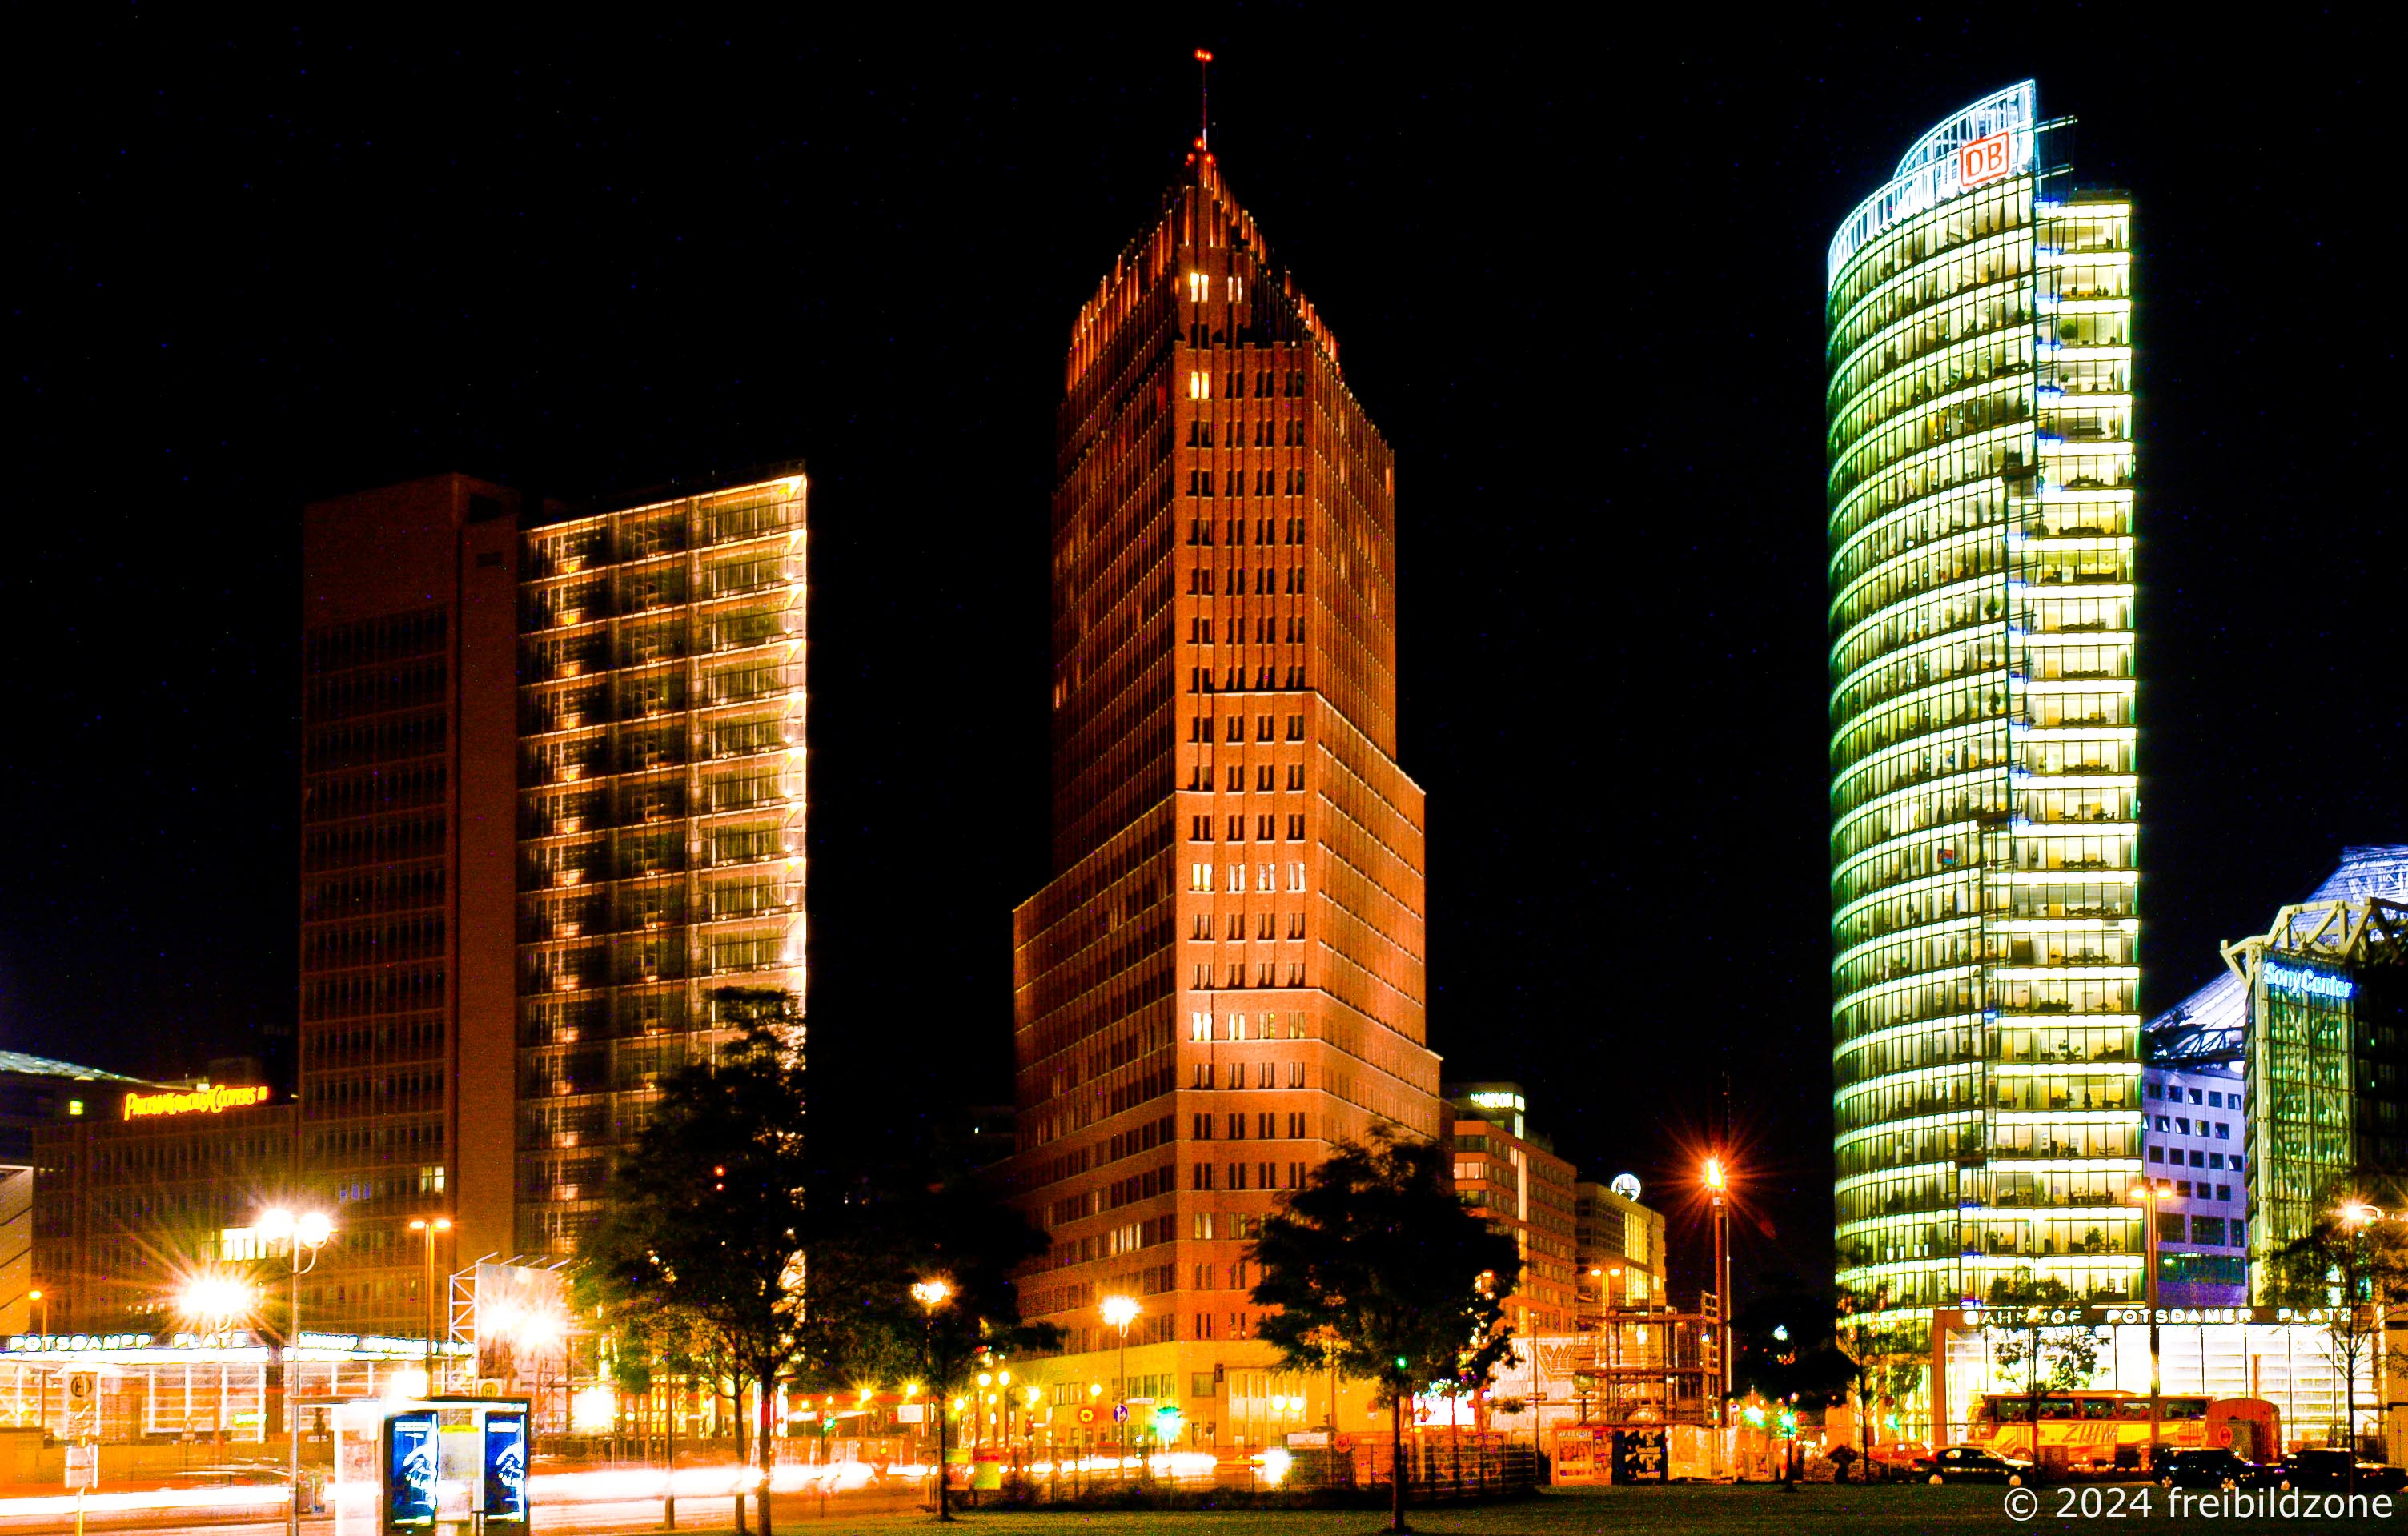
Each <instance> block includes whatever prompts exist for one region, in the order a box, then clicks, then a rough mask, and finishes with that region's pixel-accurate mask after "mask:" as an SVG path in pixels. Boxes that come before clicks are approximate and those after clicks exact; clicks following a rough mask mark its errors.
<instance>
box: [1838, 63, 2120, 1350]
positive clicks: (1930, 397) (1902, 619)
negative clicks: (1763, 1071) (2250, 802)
mask: <svg viewBox="0 0 2408 1536" xmlns="http://www.w3.org/2000/svg"><path fill="white" fill-rule="evenodd" d="M2070 130H2071V121H2070V120H2058V121H2057V122H2042V120H2041V118H2040V115H2039V111H2038V104H2037V99H2036V93H2035V89H2034V87H2033V84H2032V83H2031V82H2029V81H2026V82H2024V83H2022V84H2020V85H2016V86H2014V87H2011V88H2010V89H2008V90H2005V91H2001V92H2000V93H1997V94H1996V95H1993V96H1990V97H1987V98H1985V99H1984V100H1982V101H1980V102H1977V103H1975V104H1974V105H1973V106H1971V107H1970V108H1966V109H1965V110H1964V111H1963V112H1961V113H1959V114H1957V116H1955V117H1952V118H1950V119H1949V120H1948V121H1946V122H1942V123H1941V124H1939V125H1938V126H1936V127H1934V128H1933V129H1932V130H1931V131H1930V132H1929V133H1928V134H1926V135H1925V136H1923V138H1922V139H1921V140H1919V141H1918V142H1917V143H1916V144H1915V145H1914V148H1913V149H1912V150H1911V151H1908V153H1907V155H1906V157H1905V159H1903V160H1902V161H1900V162H1899V166H1898V170H1897V174H1896V176H1895V178H1894V179H1892V180H1891V181H1890V182H1889V183H1888V184H1887V185H1885V186H1884V187H1883V188H1882V189H1881V190H1880V191H1878V192H1876V193H1875V194H1873V195H1872V196H1871V197H1869V198H1867V199H1866V200H1865V202H1864V203H1863V204H1862V205H1861V206H1859V207H1858V208H1856V211H1855V212H1854V213H1853V214H1851V215H1850V216H1849V218H1848V219H1847V221H1846V222H1845V223H1843V224H1842V226H1841V228H1840V231H1839V233H1838V235H1837V236H1836V237H1834V238H1833V240H1832V242H1831V247H1830V256H1829V269H1828V278H1829V290H1828V301H1827V306H1828V337H1829V339H1828V363H1829V390H1828V407H1829V423H1830V427H1829V437H1828V452H1829V479H1828V509H1829V515H1830V625H1831V729H1832V736H1831V896H1832V925H1831V926H1832V941H1833V947H1834V957H1833V965H1832V1021H1831V1022H1832V1076H1833V1088H1834V1106H1833V1107H1834V1111H1835V1119H1836V1135H1835V1145H1834V1152H1835V1157H1836V1162H1837V1183H1836V1189H1835V1195H1836V1204H1837V1219H1838V1238H1839V1252H1840V1260H1839V1263H1840V1282H1841V1285H1842V1287H1843V1289H1844V1290H1845V1292H1846V1293H1847V1295H1848V1297H1849V1299H1850V1304H1851V1306H1852V1307H1853V1308H1854V1309H1855V1311H1856V1315H1857V1317H1858V1318H1859V1320H1860V1323H1859V1326H1865V1325H1885V1326H1887V1327H1889V1328H1890V1329H1891V1331H1892V1335H1893V1337H1894V1338H1895V1339H1897V1340H1899V1342H1901V1343H1902V1344H1904V1345H1906V1346H1907V1347H1912V1341H1913V1340H1914V1339H1919V1338H1921V1337H1923V1336H1924V1334H1923V1329H1924V1328H1925V1327H1926V1325H1927V1322H1928V1317H1929V1313H1930V1309H1932V1308H1934V1307H1937V1306H1952V1305H1955V1304H1957V1302H1959V1301H1960V1300H1961V1299H1966V1298H1979V1299H1991V1298H1992V1297H1994V1296H2003V1295H2008V1294H2012V1293H2014V1291H2015V1290H2016V1289H2018V1288H2020V1287H2023V1286H2027V1285H2043V1286H2044V1285H2046V1283H2049V1282H2055V1283H2056V1284H2057V1285H2063V1286H2064V1287H2065V1288H2066V1289H2067V1290H2068V1291H2070V1292H2071V1293H2073V1294H2074V1295H2076V1296H2082V1297H2088V1298H2092V1299H2101V1300H2104V1299H2137V1296H2136V1291H2137V1288H2138V1287H2139V1286H2140V1285H2141V1281H2142V1269H2143V1256H2142V1248H2143V1231H2142V1223H2141V1215H2140V1210H2139V1207H2137V1206H2136V1205H2134V1204H2132V1203H2131V1202H2130V1201H2129V1200H2128V1199H2126V1192H2127V1189H2128V1186H2129V1185H2130V1184H2132V1183H2133V1182H2134V1180H2135V1178H2136V1177H2137V1176H2138V1174H2139V1172H2140V1169H2141V1166H2142V1165H2141V1161H2140V1158H2141V1116H2140V1113H2139V1097H2140V1094H2139V1088H2140V1083H2139V1079H2140V1070H2141V1067H2140V1059H2139V1051H2138V1048H2137V1042H2138V1033H2139V1026H2140V1017H2139V1014H2138V1012H2137V1010H2138V998H2137V987H2138V983H2139V979H2140V970H2139V968H2138V964H2137V950H2136V944H2137V940H2138V936H2139V905H2138V900H2137V897H2138V885H2139V874H2138V868H2137V863H2136V858H2135V844H2136V840H2137V834H2138V807H2137V804H2136V781H2135V777H2134V763H2133V748H2134V735H2135V733H2134V722H2133V660H2132V649H2133V646H2132V639H2133V615H2132V605H2133V577H2132V544H2133V540H2132V511H2133V485H2134V460H2133V441H2132V412H2133V405H2132V356H2133V354H2132V300H2131V293H2132V288H2131V278H2132V272H2131V261H2132V254H2131V251H2132V247H2131V222H2132V209H2131V205H2130V203H2129V201H2128V199H2126V198H2125V197H2123V196H2121V195H2110V194H2091V193H2081V192H2076V191H2074V190H2073V189H2072V188H2071V185H2070V182H2071V172H2070V167H2069V166H2068V165H2067V164H2066V163H2065V161H2066V155H2067V151H2069V150H2070V146H2071V132H2070Z"/></svg>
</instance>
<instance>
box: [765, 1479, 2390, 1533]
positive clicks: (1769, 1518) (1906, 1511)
mask: <svg viewBox="0 0 2408 1536" xmlns="http://www.w3.org/2000/svg"><path fill="white" fill-rule="evenodd" d="M2032 1491H2033V1492H2034V1493H2036V1494H2037V1495H2038V1497H2039V1500H2040V1508H2039V1511H2038V1513H2037V1514H2035V1515H2034V1516H2033V1517H2032V1518H2031V1519H2028V1520H2024V1521H2017V1520H2014V1519H2011V1518H2010V1517H2009V1516H2008V1515H2007V1514H2006V1513H2005V1510H2004V1507H2003V1498H2004V1495H2005V1494H2006V1492H2007V1490H2006V1489H2005V1488H2000V1487H1987V1486H1973V1487H1967V1486H1957V1487H1941V1488H1935V1487H1929V1486H1924V1485H1920V1484H1891V1485H1885V1486H1871V1487H1868V1486H1862V1485H1851V1486H1835V1485H1832V1484H1828V1483H1825V1484H1813V1485H1809V1486H1803V1487H1800V1488H1799V1490H1798V1491H1797V1492H1795V1493H1784V1492H1783V1491H1782V1490H1781V1488H1780V1487H1779V1486H1776V1485H1770V1484H1742V1485H1740V1486H1705V1485H1687V1484H1681V1485H1673V1486H1663V1487H1609V1488H1565V1489H1560V1490H1550V1491H1549V1492H1547V1493H1546V1494H1545V1495H1544V1496H1543V1497H1541V1498H1539V1499H1536V1500H1530V1501H1528V1502H1525V1503H1517V1504H1497V1505H1489V1506H1485V1507H1479V1508H1471V1509H1448V1508H1445V1507H1442V1506H1441V1507H1433V1508H1429V1509H1417V1510H1413V1511H1412V1512H1410V1518H1411V1520H1412V1527H1413V1529H1415V1530H1418V1531H1424V1532H1427V1533H1428V1536H1556V1533H1559V1532H1560V1533H1564V1536H1571V1533H1575V1532H1578V1533H1591V1532H1618V1531H1632V1532H1655V1531H1663V1532H1668V1533H1679V1536H1689V1533H1692V1532H1695V1533H1698V1536H1717V1533H1725V1532H1727V1533H1729V1536H1816V1533H1819V1532H1824V1531H1829V1532H1832V1533H1834V1536H1889V1533H1896V1536H1923V1533H1926V1532H1948V1531H1968V1532H1971V1531H1986V1532H2000V1531H2014V1530H2025V1529H2037V1530H2054V1531H2062V1530H2070V1529H2090V1530H2099V1531H2114V1532H2116V1533H2118V1536H2155V1533H2157V1532H2173V1531H2201V1532H2204V1531H2230V1530H2233V1529H2236V1527H2238V1528H2240V1529H2259V1530H2270V1531H2271V1530H2276V1529H2283V1530H2303V1531H2315V1532H2328V1531H2329V1532H2336V1533H2339V1532H2350V1531H2361V1530H2362V1531H2374V1530H2377V1529H2382V1530H2389V1531H2397V1530H2399V1529H2401V1523H2402V1520H2403V1518H2408V1503H2403V1501H2402V1500H2399V1499H2397V1498H2395V1499H2394V1500H2393V1501H2392V1505H2391V1508H2392V1511H2393V1513H2392V1515H2391V1517H2390V1518H2388V1519H2373V1520H2364V1521H2348V1520H2316V1521H2297V1520H2292V1521H2284V1520H2279V1519H2272V1518H2260V1519H2255V1520H2245V1521H2236V1520H2233V1519H2230V1518H2225V1519H2207V1518H2202V1517H2200V1516H2199V1515H2198V1514H2195V1513H2193V1514H2187V1515H2186V1516H2185V1517H2182V1518H2174V1517H2172V1516H2171V1512H2170V1511H2169V1509H2168V1507H2167V1502H2166V1493H2165V1490H2163V1489H2156V1488H2152V1489H2148V1490H2146V1491H2147V1492H2148V1493H2149V1495H2150V1499H2151V1502H2150V1506H2149V1509H2148V1512H2147V1514H2143V1513H2142V1512H2141V1511H2140V1510H2139V1509H2138V1508H2137V1507H2135V1506H2131V1505H2127V1506H2126V1512H2125V1515H2124V1518H2122V1519H2119V1520H2112V1521H2111V1520H2107V1519H2103V1518H2095V1517H2094V1518H2090V1519H2084V1518H2080V1517H2078V1516H2077V1517H2075V1518H2071V1519H2066V1518H2059V1517H2057V1510H2058V1508H2059V1507H2060V1505H2061V1504H2062V1502H2063V1500H2064V1494H2063V1493H2062V1492H2060V1491H2058V1490H2054V1489H2049V1488H2038V1489H2034V1490H2032ZM2142 1491H2143V1489H2142V1488H2141V1487H2139V1486H2132V1487H2130V1488H2129V1489H2128V1496H2130V1497H2137V1496H2138V1495H2139V1494H2140V1493H2141V1492H2142ZM780 1514H781V1519H780V1524H779V1529H780V1532H781V1536H784V1533H786V1532H792V1533H794V1536H808V1533H811V1532H822V1531H824V1532H828V1533H830V1536H835V1533H839V1532H844V1531H859V1532H862V1533H864V1536H870V1533H875V1532H893V1531H896V1529H900V1528H904V1527H913V1528H917V1527H934V1526H935V1521H934V1520H933V1519H931V1518H930V1517H929V1516H927V1515H925V1514H909V1515H885V1516H870V1517H866V1518H846V1517H843V1516H838V1517H836V1518H831V1519H828V1520H824V1521H822V1520H818V1519H811V1518H803V1519H794V1518H791V1517H787V1516H786V1515H785V1513H784V1511H783V1509H782V1508H781V1511H780ZM1386 1528H1387V1516H1386V1515H1385V1514H1382V1513H1374V1512H1372V1511H1368V1510H1297V1511H1281V1512H1275V1513H1272V1512H1262V1511H1247V1512H1240V1513H1229V1514H1215V1513H1211V1512H1206V1511H1186V1510H1182V1511H1170V1512H1161V1513H1139V1512H1121V1511H1114V1512H1110V1513H1099V1514H1068V1513H1047V1512H1044V1511H1032V1512H1028V1513H1025V1514H1011V1513H1003V1512H988V1511H977V1512H973V1513H971V1514H964V1515H961V1516H958V1517H957V1520H956V1523H955V1525H954V1527H953V1529H955V1530H957V1531H959V1532H960V1533H961V1536H1160V1533H1162V1532H1165V1531H1181V1532H1186V1531H1194V1532H1197V1533H1198V1536H1371V1533H1373V1532H1376V1531H1380V1530H1383V1529H1386Z"/></svg>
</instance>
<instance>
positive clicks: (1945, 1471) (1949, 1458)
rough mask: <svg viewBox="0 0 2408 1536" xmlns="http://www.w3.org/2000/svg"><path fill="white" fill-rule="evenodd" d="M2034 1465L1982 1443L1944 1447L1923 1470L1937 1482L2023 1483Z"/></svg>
mask: <svg viewBox="0 0 2408 1536" xmlns="http://www.w3.org/2000/svg"><path fill="white" fill-rule="evenodd" d="M2031 1468H2032V1464H2031V1463H2030V1462H2028V1461H2018V1460H2016V1459H2015V1458H2014V1457H2004V1456H1997V1455H1994V1454H1992V1453H1991V1452H1989V1451H1987V1450H1985V1449H1984V1448H1983V1447H1982V1446H1979V1445H1948V1446H1943V1447H1942V1448H1941V1450H1940V1451H1939V1452H1938V1453H1936V1454H1935V1455H1934V1456H1933V1457H1931V1458H1930V1459H1929V1460H1928V1461H1926V1462H1925V1463H1924V1464H1923V1470H1924V1471H1925V1472H1926V1474H1927V1475H1928V1476H1929V1478H1930V1479H1931V1481H1932V1482H1934V1483H2006V1484H2011V1485H2014V1486H2021V1485H2022V1483H2023V1481H2024V1479H2026V1478H2028V1477H2029V1476H2030V1475H2031Z"/></svg>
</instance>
